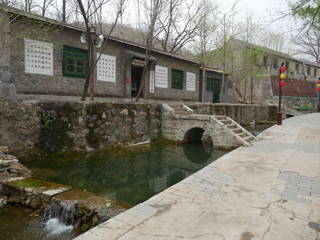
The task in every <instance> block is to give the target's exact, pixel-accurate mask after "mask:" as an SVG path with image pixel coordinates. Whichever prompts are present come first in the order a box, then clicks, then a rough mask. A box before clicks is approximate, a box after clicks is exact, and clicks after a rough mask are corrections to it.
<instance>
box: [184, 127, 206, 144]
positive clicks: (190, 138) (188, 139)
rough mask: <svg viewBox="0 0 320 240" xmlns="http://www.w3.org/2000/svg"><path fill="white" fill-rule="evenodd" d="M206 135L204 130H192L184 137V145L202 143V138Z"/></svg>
mask: <svg viewBox="0 0 320 240" xmlns="http://www.w3.org/2000/svg"><path fill="white" fill-rule="evenodd" d="M203 133H204V130H203V129H202V128H191V129H189V130H188V131H187V132H186V134H185V135H184V138H183V142H184V143H201V138H202V135H203Z"/></svg>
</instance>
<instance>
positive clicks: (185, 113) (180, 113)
mask: <svg viewBox="0 0 320 240" xmlns="http://www.w3.org/2000/svg"><path fill="white" fill-rule="evenodd" d="M174 113H175V114H176V115H192V114H193V113H192V112H189V111H188V112H187V111H185V112H183V111H175V112H174Z"/></svg>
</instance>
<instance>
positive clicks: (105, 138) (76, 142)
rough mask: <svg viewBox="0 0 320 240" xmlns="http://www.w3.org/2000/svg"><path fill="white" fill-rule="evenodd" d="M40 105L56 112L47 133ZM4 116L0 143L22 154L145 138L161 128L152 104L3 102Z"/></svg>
mask: <svg viewBox="0 0 320 240" xmlns="http://www.w3.org/2000/svg"><path fill="white" fill-rule="evenodd" d="M40 109H42V110H49V111H52V110H53V111H54V113H53V115H54V116H55V120H54V121H53V130H52V131H49V132H48V133H44V132H43V129H41V116H40V115H39V110H40ZM0 118H1V119H0V123H1V124H0V133H1V137H0V146H9V151H10V153H13V154H14V155H16V156H17V157H19V158H21V159H23V158H30V157H32V156H43V155H47V154H62V153H63V152H71V151H77V152H85V151H92V150H102V149H108V148H110V147H111V146H112V145H121V144H134V143H139V142H144V141H147V140H149V139H150V138H151V137H155V136H157V132H158V130H160V108H159V106H158V105H150V104H118V103H91V104H84V103H76V102H67V103H61V102H38V101H24V102H0Z"/></svg>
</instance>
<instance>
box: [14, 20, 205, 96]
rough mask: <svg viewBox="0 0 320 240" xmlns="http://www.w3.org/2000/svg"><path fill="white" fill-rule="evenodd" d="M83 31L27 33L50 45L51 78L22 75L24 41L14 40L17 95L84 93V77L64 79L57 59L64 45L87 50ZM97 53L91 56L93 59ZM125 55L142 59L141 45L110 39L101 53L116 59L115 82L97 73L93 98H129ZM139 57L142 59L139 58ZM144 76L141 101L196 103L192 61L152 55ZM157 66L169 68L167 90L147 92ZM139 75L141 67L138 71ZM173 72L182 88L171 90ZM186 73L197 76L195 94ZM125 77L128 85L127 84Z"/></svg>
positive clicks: (19, 29)
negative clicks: (177, 72)
mask: <svg viewBox="0 0 320 240" xmlns="http://www.w3.org/2000/svg"><path fill="white" fill-rule="evenodd" d="M25 28H26V26H25V25H23V24H21V25H19V26H17V27H16V28H15V29H14V31H13V32H12V34H14V35H16V34H18V33H19V32H23V30H24V29H25ZM82 33H83V30H82V29H76V28H74V29H71V28H69V27H68V26H66V27H64V28H62V27H61V26H56V27H54V28H52V30H50V31H49V33H48V36H45V37H43V36H42V37H41V36H38V35H37V34H33V35H32V34H30V35H28V38H30V39H32V40H37V41H44V42H50V43H52V44H53V56H54V58H53V60H54V61H53V66H54V72H53V76H47V75H41V74H30V73H27V72H25V61H24V58H25V56H24V55H25V53H24V39H17V40H16V42H15V46H14V48H12V49H11V59H10V64H11V66H13V67H14V68H15V70H14V71H13V73H14V75H15V83H16V87H17V93H18V94H38V95H39V94H41V95H62V96H81V95H82V92H83V84H84V80H85V79H84V78H75V77H65V76H63V74H62V67H63V66H62V65H63V61H62V59H61V56H60V50H61V48H63V46H69V47H73V48H78V49H82V50H87V44H84V43H81V41H80V36H81V34H82ZM101 49H102V47H101V48H99V49H97V48H95V51H96V52H101ZM96 52H95V53H94V56H96ZM128 52H134V53H135V54H136V55H137V56H140V60H143V59H144V54H145V49H144V48H143V47H142V46H139V45H137V44H133V43H127V42H125V41H122V40H117V39H112V38H111V39H109V40H108V42H107V47H106V49H105V50H104V51H103V53H104V54H108V55H112V56H115V57H116V82H105V81H98V80H97V73H96V72H95V73H94V75H93V76H94V77H93V81H94V95H95V96H96V97H112V98H130V97H132V96H131V68H132V64H131V63H132V60H133V59H134V58H137V57H134V56H133V55H130V54H128ZM141 58H142V59H141ZM151 60H152V61H150V63H149V66H148V70H147V74H146V76H145V85H144V88H143V98H147V99H164V100H187V101H197V100H198V92H199V88H198V86H199V82H198V81H199V68H198V66H197V65H196V64H195V63H194V62H191V61H188V60H185V59H182V58H180V57H179V56H178V55H173V54H168V53H164V52H161V51H154V52H153V53H152V59H151ZM156 65H161V66H163V67H168V88H159V87H155V90H154V93H150V91H149V87H150V85H149V84H150V71H154V70H155V66H156ZM139 69H140V71H141V73H142V68H139ZM172 69H176V70H180V71H183V76H184V82H183V89H173V88H172V87H171V71H172ZM186 72H192V73H195V74H196V83H195V85H196V89H195V91H187V90H186ZM127 78H128V80H129V82H128V83H127V82H126V79H127Z"/></svg>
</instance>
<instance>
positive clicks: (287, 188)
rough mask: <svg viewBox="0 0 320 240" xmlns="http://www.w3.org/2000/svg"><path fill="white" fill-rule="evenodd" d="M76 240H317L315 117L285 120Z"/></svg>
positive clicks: (318, 130)
mask: <svg viewBox="0 0 320 240" xmlns="http://www.w3.org/2000/svg"><path fill="white" fill-rule="evenodd" d="M259 137H260V138H261V140H260V141H258V142H255V143H253V145H252V146H250V147H240V148H238V149H236V150H234V151H232V152H230V153H229V154H227V155H225V156H223V157H222V158H220V159H219V160H217V161H215V162H214V163H212V164H211V165H209V166H207V167H206V168H204V169H202V170H200V171H199V172H197V173H195V174H194V175H192V176H190V177H188V178H186V179H185V180H183V181H182V182H180V183H178V184H176V185H174V186H172V187H170V188H169V189H167V190H165V191H163V192H161V193H160V194H158V195H156V196H154V197H152V198H151V199H149V200H147V201H146V202H144V203H142V204H139V205H137V206H135V207H134V208H131V209H130V210H128V211H126V212H124V213H122V214H120V215H118V216H116V217H115V218H113V219H111V220H109V221H107V222H105V223H103V224H101V225H99V226H97V227H95V228H93V229H91V230H89V231H88V232H86V233H84V234H83V235H80V236H79V237H77V238H76V239H77V240H96V239H121V240H122V239H134V240H150V239H161V240H162V239H163V240H176V239H190V240H191V239H196V240H205V239H208V240H209V239H210V240H215V239H217V240H220V239H226V240H229V239H230V240H234V239H236V240H238V239H239V240H249V239H263V240H268V239H269V240H276V239H281V240H285V239H288V240H296V239H308V240H309V239H315V240H320V114H319V113H315V114H312V115H305V116H299V117H294V118H290V119H287V120H285V121H284V122H283V125H282V126H273V127H271V128H269V129H268V130H267V131H265V132H263V133H262V134H261V135H260V136H259Z"/></svg>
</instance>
